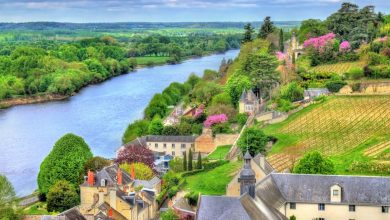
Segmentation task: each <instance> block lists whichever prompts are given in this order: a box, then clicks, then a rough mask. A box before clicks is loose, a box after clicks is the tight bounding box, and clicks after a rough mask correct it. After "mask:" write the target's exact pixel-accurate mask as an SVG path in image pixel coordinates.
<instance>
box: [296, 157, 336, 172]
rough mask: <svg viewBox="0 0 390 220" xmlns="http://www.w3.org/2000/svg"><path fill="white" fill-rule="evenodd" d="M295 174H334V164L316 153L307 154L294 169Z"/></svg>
mask: <svg viewBox="0 0 390 220" xmlns="http://www.w3.org/2000/svg"><path fill="white" fill-rule="evenodd" d="M293 172H294V173H303V174H334V173H335V170H334V164H333V162H332V161H331V160H329V159H327V158H324V157H323V156H322V155H321V153H319V152H317V151H314V152H310V153H307V154H306V155H305V156H304V157H303V158H302V159H301V160H299V162H298V164H297V165H296V166H295V167H294V170H293Z"/></svg>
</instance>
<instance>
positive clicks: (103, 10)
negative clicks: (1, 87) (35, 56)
mask: <svg viewBox="0 0 390 220" xmlns="http://www.w3.org/2000/svg"><path fill="white" fill-rule="evenodd" d="M342 2H343V1H342V0H0V22H28V21H57V22H77V23H87V22H139V21H145V22H179V21H189V22H191V21H192V22H194V21H198V22H204V21H260V20H262V19H263V18H264V17H265V16H271V17H272V20H275V21H300V20H304V19H307V18H319V19H325V18H326V17H327V16H328V15H329V14H331V13H332V12H334V11H336V10H337V9H338V8H339V7H340V5H341V3H342ZM349 2H353V3H356V4H358V5H360V6H364V5H374V6H376V9H377V11H378V10H379V11H382V12H384V13H386V14H390V0H374V1H372V0H371V1H369V0H350V1H349Z"/></svg>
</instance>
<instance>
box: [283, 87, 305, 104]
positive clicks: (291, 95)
mask: <svg viewBox="0 0 390 220" xmlns="http://www.w3.org/2000/svg"><path fill="white" fill-rule="evenodd" d="M280 97H281V98H282V99H286V100H289V101H291V102H295V101H299V100H302V99H303V88H302V87H301V86H300V85H298V83H297V82H291V83H289V84H288V85H287V86H283V87H282V88H281V90H280Z"/></svg>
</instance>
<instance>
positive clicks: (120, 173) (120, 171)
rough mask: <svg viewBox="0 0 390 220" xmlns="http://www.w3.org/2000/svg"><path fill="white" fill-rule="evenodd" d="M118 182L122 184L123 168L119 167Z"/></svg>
mask: <svg viewBox="0 0 390 220" xmlns="http://www.w3.org/2000/svg"><path fill="white" fill-rule="evenodd" d="M117 182H118V185H122V170H121V168H119V167H118V173H117Z"/></svg>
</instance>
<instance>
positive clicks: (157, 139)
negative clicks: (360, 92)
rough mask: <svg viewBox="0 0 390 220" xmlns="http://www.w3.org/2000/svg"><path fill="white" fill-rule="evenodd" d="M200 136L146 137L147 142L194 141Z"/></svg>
mask: <svg viewBox="0 0 390 220" xmlns="http://www.w3.org/2000/svg"><path fill="white" fill-rule="evenodd" d="M197 137H198V136H192V135H187V136H165V135H148V136H146V137H145V140H146V142H186V143H193V142H195V139H196V138H197Z"/></svg>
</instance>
